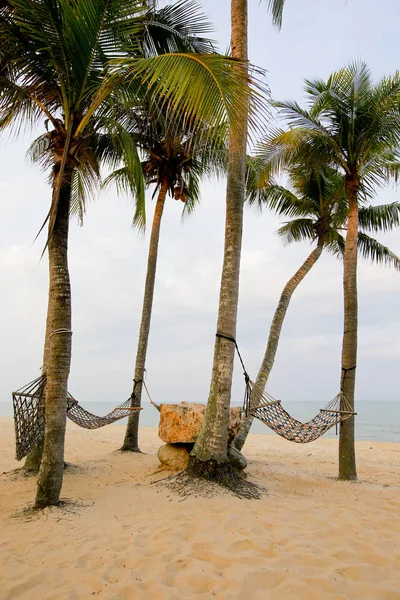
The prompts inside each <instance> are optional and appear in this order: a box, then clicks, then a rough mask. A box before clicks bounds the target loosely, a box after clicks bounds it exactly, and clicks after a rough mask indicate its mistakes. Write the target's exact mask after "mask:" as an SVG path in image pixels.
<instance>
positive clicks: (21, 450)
mask: <svg viewBox="0 0 400 600" xmlns="http://www.w3.org/2000/svg"><path fill="white" fill-rule="evenodd" d="M46 381H47V379H46V375H45V374H43V375H41V376H40V377H38V378H37V379H35V380H34V381H31V382H30V383H28V384H27V385H25V386H23V387H22V388H20V389H19V390H17V391H16V392H13V394H12V398H13V408H14V426H15V438H16V453H15V456H16V459H17V460H21V458H24V456H26V455H27V454H29V452H30V451H31V450H32V449H33V448H34V447H35V446H36V445H37V444H38V443H39V442H40V441H41V440H42V439H43V437H44V430H45V400H46ZM136 383H137V382H135V386H136ZM132 397H134V391H133V392H132V396H131V397H130V398H128V400H126V401H125V402H123V403H122V404H120V405H119V406H116V407H115V408H114V409H113V410H112V411H111V412H110V413H108V414H107V415H105V416H104V417H99V416H97V415H94V414H93V413H91V412H89V411H87V410H85V409H84V408H83V407H82V406H81V405H80V404H79V402H78V401H77V400H75V398H74V397H73V396H72V395H71V394H70V393H69V392H68V394H67V417H68V418H69V419H70V420H71V421H73V422H74V423H76V425H79V427H83V428H85V429H99V428H100V427H104V426H105V425H110V424H111V423H115V421H119V420H120V419H123V418H124V417H127V416H129V415H130V414H131V413H132V412H135V411H138V410H142V409H141V408H140V407H131V402H132Z"/></svg>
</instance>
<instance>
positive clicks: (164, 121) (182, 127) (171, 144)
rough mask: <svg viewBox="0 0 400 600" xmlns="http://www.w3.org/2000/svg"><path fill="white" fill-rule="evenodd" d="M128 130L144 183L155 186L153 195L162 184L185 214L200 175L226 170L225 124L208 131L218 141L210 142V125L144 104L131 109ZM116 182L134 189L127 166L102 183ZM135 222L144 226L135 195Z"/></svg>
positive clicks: (193, 200) (195, 199)
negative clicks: (194, 124) (148, 108)
mask: <svg viewBox="0 0 400 600" xmlns="http://www.w3.org/2000/svg"><path fill="white" fill-rule="evenodd" d="M131 117H132V118H131V119H130V122H129V124H128V123H126V127H127V130H128V131H129V134H130V135H131V136H132V139H133V140H134V143H135V145H136V146H137V147H138V148H139V151H140V155H141V156H142V163H141V166H142V171H143V175H144V180H145V183H146V185H147V186H154V193H153V197H154V196H155V194H156V193H157V191H158V190H159V189H160V187H161V186H162V185H164V184H166V185H167V189H168V191H169V193H170V195H171V196H172V197H173V198H174V199H175V200H181V201H182V202H183V203H184V214H189V213H191V212H192V210H193V209H194V208H195V206H196V204H197V203H198V201H199V199H200V181H201V179H202V178H203V177H206V176H211V175H216V176H218V175H220V174H222V173H225V170H226V164H227V146H226V142H225V140H226V135H225V133H226V132H227V129H228V124H227V123H222V124H221V125H220V126H219V129H220V131H218V132H211V135H212V136H213V137H216V138H217V139H220V140H221V144H220V145H219V146H217V145H216V144H213V145H209V144H208V138H209V135H210V132H209V131H208V129H209V127H208V126H207V125H206V124H203V126H202V127H200V126H197V127H195V128H190V127H189V122H188V120H186V119H185V114H183V115H182V116H181V118H180V119H175V120H171V119H170V118H168V117H167V115H166V114H165V112H164V111H163V110H162V109H159V110H151V111H148V112H146V110H145V105H143V109H142V110H141V112H140V113H138V112H137V111H132V112H131ZM113 182H114V183H116V185H117V188H118V190H119V191H120V192H123V193H128V194H130V193H132V192H133V194H134V195H135V190H134V188H133V186H132V181H131V178H130V175H129V172H128V170H127V169H126V166H123V167H121V168H119V169H117V170H115V171H114V172H113V173H111V175H109V176H108V177H107V178H106V180H105V182H104V184H105V185H109V184H110V183H113ZM134 225H135V226H137V227H139V228H142V227H144V225H145V207H144V204H143V203H141V202H140V201H139V199H138V198H137V197H136V212H135V216H134Z"/></svg>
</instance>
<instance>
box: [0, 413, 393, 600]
mask: <svg viewBox="0 0 400 600" xmlns="http://www.w3.org/2000/svg"><path fill="white" fill-rule="evenodd" d="M123 433H124V429H123V427H121V426H111V427H107V428H105V429H102V430H99V431H95V432H88V431H84V430H81V429H78V428H77V427H76V426H74V425H71V424H69V425H68V434H67V446H66V460H67V461H68V462H71V463H73V465H74V466H73V467H72V468H71V469H68V470H67V471H66V473H65V478H64V487H63V492H62V496H63V498H65V499H71V500H75V501H77V502H78V504H77V505H71V506H70V507H66V508H65V509H64V510H60V509H56V508H51V509H46V510H45V511H43V512H42V513H40V514H34V515H26V516H21V511H22V509H24V507H26V506H27V504H28V503H30V502H32V500H33V498H34V494H35V480H34V478H22V477H20V476H15V475H12V474H10V473H5V474H4V473H3V472H4V471H11V470H12V469H15V468H16V467H17V466H20V465H19V463H16V461H15V460H14V458H13V455H14V434H13V424H12V420H11V419H10V418H7V417H3V418H0V440H1V442H0V443H1V451H0V474H1V473H3V474H2V475H1V477H0V508H1V511H0V519H1V546H0V598H1V599H2V600H8V599H11V598H12V599H14V598H18V600H28V599H29V600H45V599H46V600H53V599H54V600H56V599H57V600H63V599H68V600H86V599H88V598H91V597H92V596H99V597H100V598H111V599H114V600H125V599H129V600H134V599H136V598H144V599H146V600H147V599H149V600H152V599H154V600H164V599H165V600H167V599H168V600H180V599H185V598H199V597H200V598H207V599H208V598H224V599H225V598H226V599H239V598H240V599H243V600H270V599H271V600H275V599H276V600H292V599H295V598H299V599H302V600H339V599H340V600H349V599H356V598H357V599H358V598H360V599H361V598H362V599H363V600H380V599H382V600H399V599H400V444H388V443H376V442H374V443H371V442H358V444H357V456H358V471H359V477H360V481H359V482H349V483H347V482H338V481H337V480H336V479H335V475H336V470H337V468H336V454H337V440H335V439H326V440H319V441H317V442H314V443H312V444H308V445H305V446H299V445H296V444H292V443H289V442H286V441H285V440H281V439H280V438H278V437H276V436H272V435H252V436H250V439H249V442H248V444H247V445H246V448H245V454H246V456H247V457H248V459H249V467H248V473H249V477H250V479H252V480H253V481H256V482H258V483H260V484H262V485H264V486H265V487H266V488H267V492H266V494H265V495H264V496H263V498H262V499H261V500H260V501H256V500H253V501H250V500H239V499H238V498H235V497H233V496H229V495H222V496H221V495H219V496H216V497H213V498H204V497H203V498H194V497H190V498H188V499H186V500H183V501H182V498H180V497H178V496H176V495H174V493H172V492H170V491H167V490H166V489H164V488H161V489H160V487H156V486H154V485H152V481H154V480H156V479H159V478H160V472H159V471H158V468H159V465H158V460H157V457H156V455H155V453H156V450H157V447H158V446H159V445H160V441H159V440H158V437H157V432H156V430H155V429H150V428H142V430H141V447H142V450H143V451H144V452H146V454H144V455H136V454H135V455H130V454H121V453H118V452H113V451H114V450H115V449H116V448H118V447H119V446H120V445H121V442H122V438H123Z"/></svg>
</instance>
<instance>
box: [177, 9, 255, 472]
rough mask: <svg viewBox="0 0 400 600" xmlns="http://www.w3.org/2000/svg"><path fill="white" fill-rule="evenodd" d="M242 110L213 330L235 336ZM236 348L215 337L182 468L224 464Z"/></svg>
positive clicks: (236, 21)
mask: <svg viewBox="0 0 400 600" xmlns="http://www.w3.org/2000/svg"><path fill="white" fill-rule="evenodd" d="M231 24H232V56H233V57H234V58H239V59H241V60H243V61H246V60H247V0H232V1H231ZM246 142H247V114H246V112H245V113H244V114H243V119H242V120H241V125H240V126H238V127H237V128H235V130H231V135H230V144H229V162H228V181H227V193H226V222H225V248H224V262H223V269H222V277H221V290H220V298H219V312H218V324H217V329H218V331H219V332H220V333H223V334H225V335H227V336H229V337H232V338H235V335H236V320H237V308H238V299H239V273H240V256H241V247H242V228H243V204H244V197H245V176H246ZM234 352H235V347H234V345H233V343H232V342H231V341H228V340H226V339H224V338H219V337H217V338H216V340H215V346H214V362H213V369H212V378H211V386H210V393H209V398H208V403H207V408H206V412H205V415H204V419H203V423H202V427H201V430H200V433H199V436H198V438H197V441H196V444H195V446H194V449H193V450H192V453H191V456H190V460H189V465H188V467H187V472H188V474H190V475H194V476H204V477H206V478H219V477H220V476H221V475H223V474H224V473H225V472H226V469H227V468H228V469H229V460H228V453H227V446H228V422H229V407H230V398H231V385H232V373H233V361H234Z"/></svg>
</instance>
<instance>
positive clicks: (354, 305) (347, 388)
mask: <svg viewBox="0 0 400 600" xmlns="http://www.w3.org/2000/svg"><path fill="white" fill-rule="evenodd" d="M347 185H348V195H349V218H348V224H347V235H346V245H345V249H344V260H343V296H344V330H343V344H342V390H343V393H344V395H345V396H346V399H347V400H348V402H349V404H350V406H351V410H353V411H354V390H355V383H356V368H355V367H356V365H357V333H358V300H357V240H358V189H359V181H358V178H357V177H353V178H352V179H348V180H347ZM339 479H347V480H354V479H357V470H356V455H355V446H354V417H351V418H350V419H347V420H346V421H342V423H341V424H340V430H339Z"/></svg>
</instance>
